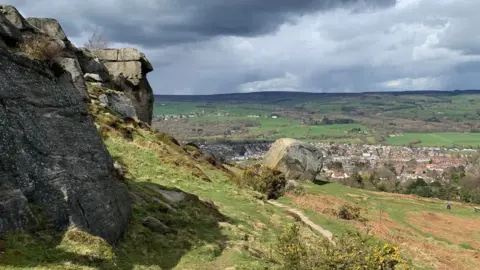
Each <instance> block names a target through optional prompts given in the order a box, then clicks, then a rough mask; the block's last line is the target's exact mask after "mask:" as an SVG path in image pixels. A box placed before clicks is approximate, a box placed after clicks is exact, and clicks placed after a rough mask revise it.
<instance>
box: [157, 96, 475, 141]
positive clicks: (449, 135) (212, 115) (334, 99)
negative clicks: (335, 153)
mask: <svg viewBox="0 0 480 270" xmlns="http://www.w3.org/2000/svg"><path fill="white" fill-rule="evenodd" d="M479 102H480V92H478V93H477V92H474V91H464V92H462V91H452V92H447V91H443V92H404V93H364V94H312V93H288V92H282V93H275V94H272V93H250V94H228V95H219V96H191V97H188V96H187V97H176V96H157V97H156V103H155V108H154V114H155V115H166V114H184V115H188V114H190V113H193V114H197V116H198V117H194V118H189V119H188V122H191V123H208V125H210V126H211V127H215V123H216V122H225V121H235V120H249V121H256V122H257V124H256V125H257V126H255V127H253V128H252V127H251V125H249V126H247V125H246V124H245V123H243V124H242V123H239V125H244V126H243V127H244V128H247V127H248V130H249V131H250V132H248V133H245V132H243V133H241V135H239V133H235V134H230V135H232V138H231V139H232V140H241V139H242V138H245V139H248V140H255V139H259V140H265V139H268V140H274V139H277V138H279V137H293V138H297V139H302V140H309V141H343V142H352V143H384V144H394V145H408V144H409V143H410V142H411V141H413V140H415V139H419V140H421V141H422V143H421V144H419V145H424V146H456V145H458V146H471V147H479V146H480V136H478V134H480V109H479V108H478V104H479ZM219 113H220V114H223V115H228V116H217V115H218V114H219ZM273 113H275V114H278V115H280V116H281V117H280V118H278V119H272V118H270V117H269V116H270V115H272V114H273ZM249 115H257V116H260V117H258V118H254V117H248V116H249ZM324 118H327V119H329V120H339V119H340V120H341V119H343V120H349V121H348V122H334V124H331V125H326V124H324V123H322V122H321V121H322V119H324ZM352 122H353V123H354V124H347V125H338V123H352ZM206 125H207V124H206ZM224 126H226V125H224ZM233 126H235V124H234V123H232V124H231V125H230V126H229V127H233ZM159 127H162V125H159ZM169 128H171V129H170V130H164V131H165V132H167V133H171V134H174V135H176V136H177V137H179V138H181V137H182V134H186V133H185V132H183V131H182V130H181V128H184V129H185V128H188V127H186V126H185V125H184V126H182V127H178V128H180V129H176V128H175V127H172V126H169ZM358 128H360V129H361V131H362V132H358ZM352 129H357V130H356V132H350V131H352ZM210 131H211V129H210ZM470 132H472V133H470ZM476 132H479V133H476ZM211 133H212V132H209V133H208V134H209V135H208V136H211V137H212V138H213V137H224V136H225V134H228V133H229V130H228V129H223V130H219V132H218V134H216V136H212V135H211ZM398 133H404V134H405V136H402V137H389V136H390V135H391V134H398ZM189 136H190V138H194V139H208V138H205V137H202V134H194V135H192V134H190V135H189ZM181 139H188V138H181Z"/></svg>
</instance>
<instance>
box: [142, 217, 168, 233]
mask: <svg viewBox="0 0 480 270" xmlns="http://www.w3.org/2000/svg"><path fill="white" fill-rule="evenodd" d="M142 224H143V226H145V227H147V228H149V229H150V230H151V231H152V232H157V233H167V232H169V231H170V228H168V226H167V225H165V224H163V223H162V222H161V221H160V220H158V219H156V218H154V217H146V218H145V219H144V220H143V221H142Z"/></svg>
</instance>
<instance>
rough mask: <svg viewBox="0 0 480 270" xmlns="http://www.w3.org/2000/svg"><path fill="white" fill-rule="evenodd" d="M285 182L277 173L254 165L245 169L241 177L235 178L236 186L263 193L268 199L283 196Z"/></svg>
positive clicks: (282, 176)
mask: <svg viewBox="0 0 480 270" xmlns="http://www.w3.org/2000/svg"><path fill="white" fill-rule="evenodd" d="M286 183H287V180H286V179H285V176H284V175H283V174H282V173H281V172H279V171H274V170H271V169H268V168H266V167H262V166H261V165H254V166H251V167H249V168H247V169H246V170H245V171H244V173H243V177H238V178H237V185H239V186H241V187H250V188H252V189H253V190H255V191H258V192H260V193H263V194H265V195H266V196H267V198H268V199H278V198H279V197H281V196H283V195H284V194H285V185H286Z"/></svg>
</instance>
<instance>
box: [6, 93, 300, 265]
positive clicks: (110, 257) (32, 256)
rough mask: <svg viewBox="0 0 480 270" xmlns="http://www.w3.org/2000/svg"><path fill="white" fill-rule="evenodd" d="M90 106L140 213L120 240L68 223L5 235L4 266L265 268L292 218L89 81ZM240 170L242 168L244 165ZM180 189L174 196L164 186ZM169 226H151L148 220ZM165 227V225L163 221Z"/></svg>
mask: <svg viewBox="0 0 480 270" xmlns="http://www.w3.org/2000/svg"><path fill="white" fill-rule="evenodd" d="M89 90H90V94H91V97H92V99H93V103H92V104H90V108H89V111H90V113H91V114H92V116H93V118H94V120H95V123H96V125H97V128H98V130H99V132H100V133H101V135H102V137H103V138H104V141H105V144H106V146H107V148H108V151H109V152H110V154H111V155H112V157H113V158H114V159H115V160H116V161H117V162H118V163H119V164H121V166H122V168H123V170H124V171H125V176H124V179H123V180H122V181H124V182H125V183H126V184H127V186H128V188H129V191H130V194H131V195H132V199H133V217H132V219H131V222H130V224H129V228H128V231H127V232H126V234H125V236H124V238H123V239H122V241H120V243H118V244H117V245H116V246H115V247H111V246H110V245H108V244H107V243H105V242H104V241H103V240H102V239H100V238H97V237H94V236H91V235H89V234H87V233H84V232H80V231H78V230H76V229H75V228H69V229H68V230H67V231H65V232H56V231H53V230H51V229H50V228H51V227H50V226H49V224H48V221H47V220H45V223H43V224H42V225H41V226H40V227H39V228H36V229H35V233H33V234H27V233H9V234H5V235H3V236H2V238H0V268H1V269H225V268H228V267H236V269H265V268H275V267H278V266H279V265H278V263H276V262H275V260H273V259H272V256H271V254H272V248H273V247H274V246H275V243H276V241H277V238H276V237H277V234H278V233H279V232H281V231H282V230H283V228H284V226H285V224H287V223H289V222H292V221H293V219H292V218H291V217H289V216H287V215H286V214H284V213H283V212H282V211H281V210H279V209H277V208H275V207H273V206H271V205H269V204H265V203H264V202H263V201H262V200H259V199H257V198H259V197H261V196H260V194H258V193H256V192H253V191H250V190H246V189H239V188H237V187H236V186H235V185H234V184H233V181H231V178H232V177H236V176H235V174H234V173H232V172H231V171H230V170H228V169H226V168H225V167H223V166H222V165H215V164H212V161H211V160H208V159H207V158H205V157H204V156H203V155H202V153H200V152H195V151H187V149H184V148H183V147H181V146H179V145H177V144H176V141H175V140H174V139H173V138H170V137H168V136H166V135H162V134H156V133H155V132H153V131H152V130H150V128H149V127H148V126H145V125H143V124H142V123H139V122H137V121H135V120H128V121H126V120H125V121H124V120H121V119H119V118H117V117H116V116H115V115H114V114H113V112H109V111H108V110H107V109H105V108H103V107H102V106H99V103H98V101H97V96H98V94H100V93H101V92H102V91H103V89H99V88H95V87H90V89H89ZM237 170H238V169H237ZM165 191H167V192H171V193H173V194H176V195H178V194H180V195H181V197H183V198H182V199H180V200H179V201H172V200H171V199H169V198H168V197H166V196H165V195H163V193H162V192H165ZM148 218H149V219H152V218H153V219H156V220H158V221H160V222H162V223H163V225H162V226H160V227H158V226H157V227H156V228H153V229H150V228H151V227H150V228H149V227H147V226H144V223H145V220H147V219H148ZM157 228H158V229H157Z"/></svg>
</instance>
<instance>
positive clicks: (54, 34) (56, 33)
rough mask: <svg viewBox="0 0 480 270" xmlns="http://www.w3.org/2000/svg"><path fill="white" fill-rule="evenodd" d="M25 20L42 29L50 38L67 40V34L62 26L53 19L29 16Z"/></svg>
mask: <svg viewBox="0 0 480 270" xmlns="http://www.w3.org/2000/svg"><path fill="white" fill-rule="evenodd" d="M26 21H27V22H28V23H29V24H30V25H32V26H34V27H36V28H38V29H40V30H41V31H43V32H44V33H45V34H47V35H48V36H49V37H51V38H56V39H60V40H63V41H66V40H68V39H67V35H65V32H64V31H63V28H62V26H61V25H60V23H59V22H58V21H57V20H55V19H50V18H33V17H31V18H27V19H26Z"/></svg>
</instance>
